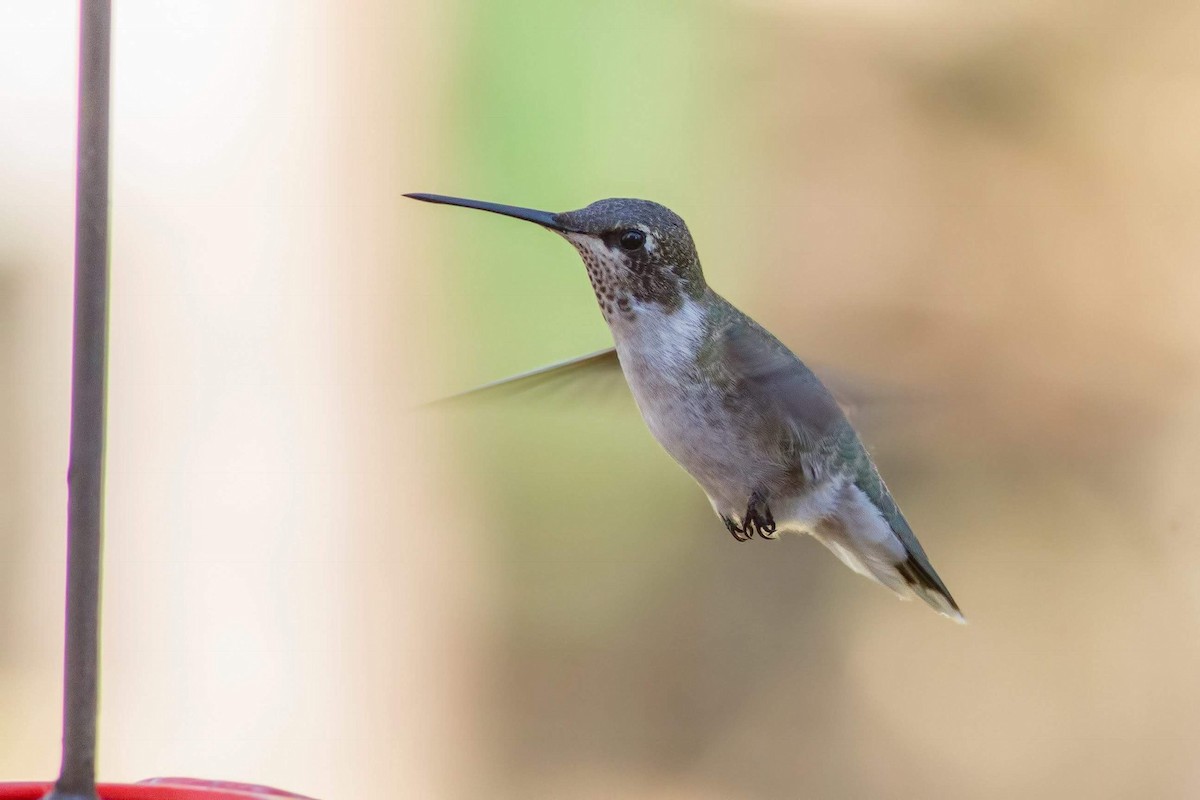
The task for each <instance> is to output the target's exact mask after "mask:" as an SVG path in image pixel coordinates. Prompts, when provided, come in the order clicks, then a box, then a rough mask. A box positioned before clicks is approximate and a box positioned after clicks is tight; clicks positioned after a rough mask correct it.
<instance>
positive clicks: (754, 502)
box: [721, 492, 776, 542]
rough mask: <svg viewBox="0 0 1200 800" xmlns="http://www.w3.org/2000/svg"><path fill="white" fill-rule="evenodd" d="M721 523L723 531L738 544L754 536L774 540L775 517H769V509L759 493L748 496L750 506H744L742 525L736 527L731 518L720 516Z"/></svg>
mask: <svg viewBox="0 0 1200 800" xmlns="http://www.w3.org/2000/svg"><path fill="white" fill-rule="evenodd" d="M721 521H722V522H724V523H725V530H727V531H729V532H730V533H732V534H733V538H734V539H737V540H738V541H739V542H748V541H750V540H751V539H753V538H754V534H756V533H757V534H758V535H759V536H761V537H762V538H764V539H774V538H776V537H775V536H772V535H771V534H773V533H775V517H773V516H772V515H771V509H770V508H768V507H767V501H766V500H765V499H764V498H763V496H762V494H761V493H760V492H755V493H754V494H752V495H750V504H749V505H748V506H746V515H745V516H744V517H742V524H741V525H738V524H737V523H736V522H734V521H733V518H732V517H726V516H724V515H722V516H721Z"/></svg>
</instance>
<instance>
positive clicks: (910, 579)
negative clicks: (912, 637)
mask: <svg viewBox="0 0 1200 800" xmlns="http://www.w3.org/2000/svg"><path fill="white" fill-rule="evenodd" d="M896 571H897V572H899V573H900V577H902V578H904V582H905V583H907V584H908V587H909V588H910V589H912V590H913V592H914V593H915V594H916V595H917V596H918V597H920V598H921V599H922V600H924V601H925V602H926V603H928V604H929V605H931V606H933V608H934V610H936V611H937V612H938V613H939V614H943V615H945V616H947V617H949V618H950V619H952V620H954V621H955V622H957V623H959V624H964V625H965V624H966V622H967V618H966V617H964V616H963V613H962V611H960V610H959V608H958V603H956V602H954V598H953V597H951V596H950V590H949V589H947V588H946V585H945V584H944V583H942V580H941V578H939V577H938V576H937V573H936V572H934V571H933V569H932V568H928V567H925V566H924V565H923V564H921V562H920V561H918V560H917V559H916V558H914V557H913V556H912V555H909V557H908V558H907V559H906V560H905V561H903V562H901V563H899V564H897V565H896Z"/></svg>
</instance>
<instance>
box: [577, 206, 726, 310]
mask: <svg viewBox="0 0 1200 800" xmlns="http://www.w3.org/2000/svg"><path fill="white" fill-rule="evenodd" d="M555 220H556V221H557V222H558V223H559V224H560V225H561V229H560V230H559V231H558V232H559V233H560V234H561V235H562V236H563V237H564V238H565V239H566V240H567V241H569V242H570V243H571V244H573V245H575V249H576V250H578V251H579V255H580V256H582V257H583V263H584V264H585V265H586V266H587V272H588V278H589V279H590V280H591V282H592V289H593V290H595V292H596V300H597V302H599V303H600V308H601V310H602V311H603V312H604V316H605V318H606V319H611V318H612V317H613V316H614V315H632V314H636V313H637V308H638V307H639V306H643V305H646V304H655V305H658V306H661V307H663V308H664V309H665V310H667V311H673V310H675V309H676V308H678V307H679V306H680V305H681V304H682V303H683V301H684V299H685V298H687V297H699V296H700V294H701V293H702V292H703V291H704V274H703V272H701V270H700V258H699V256H698V255H697V254H696V245H695V243H693V242H692V235H691V233H689V232H688V229H687V225H686V224H685V223H684V221H683V220H682V219H680V217H679V215H678V214H676V213H675V212H674V211H672V210H671V209H669V208H667V207H666V206H660V205H659V204H658V203H652V202H650V201H649V200H631V199H626V198H613V199H609V200H599V201H597V202H595V203H592V204H591V205H590V206H588V207H586V208H581V209H579V210H578V211H567V212H565V213H562V214H556V215H555Z"/></svg>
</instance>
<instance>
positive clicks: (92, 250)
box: [49, 0, 112, 800]
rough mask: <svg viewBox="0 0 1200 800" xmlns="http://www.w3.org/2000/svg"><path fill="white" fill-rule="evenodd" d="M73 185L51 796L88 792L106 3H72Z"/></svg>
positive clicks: (104, 287)
mask: <svg viewBox="0 0 1200 800" xmlns="http://www.w3.org/2000/svg"><path fill="white" fill-rule="evenodd" d="M79 8H80V26H79V138H78V142H77V152H78V162H77V166H76V187H75V332H74V340H73V343H72V360H71V455H70V465H69V466H68V468H67V487H68V491H67V614H66V648H65V657H64V659H63V663H64V668H63V672H64V674H63V756H62V769H61V771H60V772H59V776H58V781H57V782H56V783H55V784H54V790H53V791H52V792H51V793H50V795H49V797H51V798H56V800H67V799H68V798H71V800H77V799H79V798H89V799H93V800H94V798H96V697H97V677H98V675H97V673H98V669H97V667H98V662H99V659H100V652H99V650H100V642H99V627H100V549H101V539H102V531H103V521H104V516H103V515H104V419H105V413H104V400H105V382H106V380H105V379H106V356H107V349H108V348H107V337H108V88H109V35H110V23H111V16H112V8H111V4H110V2H108V0H80V7H79Z"/></svg>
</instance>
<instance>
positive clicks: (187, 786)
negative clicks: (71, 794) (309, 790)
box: [0, 778, 313, 800]
mask: <svg viewBox="0 0 1200 800" xmlns="http://www.w3.org/2000/svg"><path fill="white" fill-rule="evenodd" d="M53 787H54V784H52V783H0V800H41V799H42V797H44V796H45V795H46V793H47V792H49V791H50V790H51V789H52V788H53ZM96 791H97V793H98V794H99V795H100V800H280V798H285V799H286V798H291V800H313V798H311V797H306V796H305V795H302V794H294V793H292V792H285V791H282V790H280V789H272V788H271V787H269V786H255V785H253V784H250V783H232V782H230V781H206V780H201V779H199V778H150V779H149V780H144V781H140V782H138V783H100V784H97V785H96Z"/></svg>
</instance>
